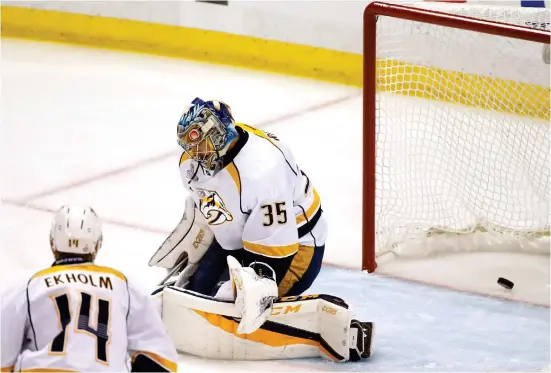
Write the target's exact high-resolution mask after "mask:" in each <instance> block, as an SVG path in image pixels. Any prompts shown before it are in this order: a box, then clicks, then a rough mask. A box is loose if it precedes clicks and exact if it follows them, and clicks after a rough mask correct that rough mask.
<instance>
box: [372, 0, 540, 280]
mask: <svg viewBox="0 0 551 373" xmlns="http://www.w3.org/2000/svg"><path fill="white" fill-rule="evenodd" d="M378 16H387V17H393V18H400V19H404V20H409V21H418V22H423V23H429V24H435V25H439V26H443V27H449V28H456V29H462V30H468V31H475V32H480V33H485V34H492V35H498V36H503V37H507V38H514V39H522V40H527V41H533V42H538V43H542V44H549V43H550V39H551V32H549V31H545V30H539V29H534V28H530V27H525V26H517V25H512V24H507V23H503V22H495V21H487V20H482V19H477V18H472V17H465V16H458V15H453V14H448V13H443V12H438V11H434V10H427V9H420V8H414V7H411V6H405V5H397V4H388V3H384V2H379V1H375V2H372V3H370V4H369V5H368V6H367V7H366V8H365V11H364V17H363V25H364V28H363V66H364V75H363V139H362V141H363V144H362V146H363V166H362V172H363V175H362V197H363V210H362V270H367V271H368V272H373V271H375V269H376V268H377V262H376V247H375V242H376V240H375V237H376V216H375V211H376V206H375V204H376V202H375V201H376V180H375V178H376V176H375V175H376V144H377V143H376V136H377V129H376V128H377V117H376V115H377V114H376V113H377V50H376V45H377V44H376V43H377V27H376V25H377V17H378Z"/></svg>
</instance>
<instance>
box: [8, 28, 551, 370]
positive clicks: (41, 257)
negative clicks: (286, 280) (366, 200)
mask: <svg viewBox="0 0 551 373" xmlns="http://www.w3.org/2000/svg"><path fill="white" fill-rule="evenodd" d="M1 48H2V64H1V74H2V75H1V78H2V95H1V100H2V101H1V103H2V126H1V131H2V132H1V133H0V157H1V159H2V162H1V167H2V168H1V172H2V177H1V179H0V196H1V198H2V204H1V205H0V220H1V221H2V224H1V226H0V238H1V242H0V257H1V262H0V266H1V267H0V268H1V270H0V284H1V285H0V287H2V288H3V287H5V286H7V284H8V283H9V282H11V281H12V280H13V279H14V278H15V277H18V276H21V275H22V273H23V272H32V271H35V270H38V269H40V268H42V267H45V266H48V265H49V264H50V263H51V260H52V258H51V254H50V251H49V250H50V249H49V243H48V231H49V223H50V218H51V211H52V210H53V209H55V208H57V207H59V206H60V205H61V204H63V203H87V204H91V205H93V206H94V208H95V209H96V211H98V213H99V214H100V215H101V216H102V217H103V218H104V219H105V224H104V230H105V240H104V246H103V248H102V250H101V252H100V254H99V256H98V263H100V264H108V265H111V266H113V267H116V268H120V269H121V270H122V271H123V272H126V273H128V274H129V275H130V276H137V277H138V278H139V279H140V281H141V283H142V285H143V286H144V287H146V288H151V287H153V286H154V285H155V283H156V282H157V281H158V280H159V279H160V278H161V277H162V276H163V274H164V271H163V270H162V269H159V268H150V267H148V266H147V260H148V259H149V257H150V255H151V254H152V252H153V251H154V250H155V249H156V248H157V246H158V245H159V244H160V243H161V242H162V241H163V240H164V238H165V237H166V234H167V233H168V232H170V231H171V230H172V228H173V227H174V225H175V224H176V223H177V221H178V220H179V219H180V217H181V213H182V206H183V201H184V199H185V196H186V192H185V190H184V188H183V187H182V186H181V184H180V180H179V175H178V170H177V162H178V161H177V159H178V149H177V146H176V142H175V139H174V124H175V121H176V120H177V118H178V117H179V115H180V110H181V109H182V107H183V105H184V104H185V103H187V102H189V101H190V100H191V99H193V98H194V97H196V96H202V97H204V98H218V99H222V100H225V101H226V102H228V103H230V105H231V106H232V109H233V112H234V114H235V115H236V116H238V118H239V120H240V121H243V122H247V123H249V124H251V125H257V126H259V127H266V126H269V127H270V130H271V131H272V132H275V133H277V134H278V135H279V137H280V138H282V139H283V140H284V141H286V142H288V143H289V145H290V146H291V148H293V149H296V151H295V152H296V156H297V160H298V162H299V163H300V165H301V167H302V168H303V169H304V170H305V171H306V172H307V173H308V175H309V177H310V178H311V180H312V182H314V183H315V185H316V188H317V189H318V191H319V193H320V195H321V197H322V204H323V208H324V212H325V213H326V214H327V217H328V219H329V222H330V226H331V231H330V236H329V240H328V242H327V249H326V262H327V263H334V264H338V265H341V266H346V267H349V268H351V269H350V270H344V269H336V268H331V267H327V266H326V267H324V268H323V269H322V272H321V275H320V278H319V280H318V282H317V283H316V284H315V285H314V287H313V288H312V289H310V291H311V292H323V293H329V294H333V295H337V296H340V297H342V298H344V299H345V300H346V301H348V302H349V303H350V304H351V305H352V306H353V307H354V308H355V309H357V312H358V315H359V318H360V319H365V320H373V321H375V322H376V323H377V327H378V329H377V338H376V348H375V350H376V352H375V355H374V357H373V358H372V359H371V360H370V361H367V362H365V363H362V364H335V363H330V362H326V361H324V360H321V359H307V360H298V361H277V362H274V361H270V362H217V361H207V360H203V359H199V358H196V357H189V356H182V361H181V370H182V371H199V370H201V371H204V372H216V371H222V370H225V371H312V370H315V371H480V370H488V371H494V370H495V371H501V370H521V371H526V370H537V369H541V368H545V367H547V369H548V367H549V349H550V345H549V344H550V343H549V332H550V325H549V308H541V307H536V306H532V305H528V304H524V303H516V302H509V301H502V300H497V299H492V298H488V297H483V296H476V295H471V294H467V293H459V292H454V291H449V290H445V289H442V288H436V287H433V286H428V285H423V284H417V283H411V282H407V281H401V280H397V279H392V278H389V277H387V276H380V275H378V276H377V275H366V274H364V273H361V272H360V271H359V270H358V268H359V266H360V260H361V250H360V242H361V235H360V234H359V230H358V228H359V216H360V215H361V200H360V199H358V196H360V193H361V171H360V168H359V167H360V165H361V158H360V154H361V136H360V134H361V124H360V123H361V91H360V90H358V89H356V88H350V87H342V86H338V85H330V84H325V83H320V82H315V81H310V80H304V79H296V78H287V77H281V76H275V75H269V74H262V73H258V72H250V71H244V70H239V69H234V68H227V67H220V66H211V65H207V64H199V63H193V62H186V61H181V60H172V59H165V58H158V57H151V56H142V55H133V54H130V53H116V52H112V51H109V52H106V51H101V50H94V49H85V48H76V47H70V46H63V45H53V44H42V43H33V42H23V41H14V40H6V39H3V40H2V45H1ZM343 222H347V223H345V224H343ZM523 258H524V259H519V258H518V257H506V256H500V257H499V258H496V257H492V258H485V259H483V258H482V259H481V258H475V257H474V256H471V257H470V258H469V257H464V258H460V259H459V258H458V257H455V258H453V257H452V258H450V257H448V258H444V257H442V258H433V259H431V260H432V261H430V260H421V261H418V262H416V263H415V262H398V261H396V262H395V264H393V266H394V267H392V266H390V264H389V266H387V267H386V269H385V267H384V266H381V273H388V275H389V276H393V275H394V276H400V277H405V278H408V277H409V278H413V279H415V280H417V281H421V282H426V283H440V284H443V285H446V286H448V287H452V288H460V289H462V290H466V291H480V292H485V293H492V294H493V295H494V296H500V295H510V294H513V295H514V296H513V298H515V297H516V299H522V296H524V297H525V298H526V294H529V293H530V291H529V289H531V288H534V286H531V285H530V284H532V285H534V284H535V285H537V287H538V290H537V292H538V294H536V295H534V296H533V297H532V298H530V299H531V300H530V299H528V300H527V301H532V302H535V303H537V302H538V301H539V300H541V299H544V302H543V303H545V299H547V303H548V302H549V300H548V299H549V296H548V293H549V290H548V289H549V285H548V284H549V256H546V257H535V256H529V257H523ZM400 263H401V264H400ZM518 263H522V264H521V265H522V267H523V270H522V271H520V272H514V271H513V272H507V271H509V270H511V268H514V267H515V265H518ZM504 271H505V272H504ZM529 272H530V276H532V275H533V276H535V277H534V278H533V277H530V276H529V275H528V273H529ZM501 273H507V276H505V277H508V278H510V279H511V280H513V281H515V283H516V284H517V285H516V287H515V289H514V291H513V292H510V294H509V293H504V292H503V289H501V288H497V284H495V280H497V275H499V274H501ZM462 274H463V276H462ZM515 276H520V277H518V278H517V277H515ZM494 279H495V280H494ZM446 281H447V282H446ZM546 286H547V287H546ZM499 292H501V293H499ZM517 293H519V294H520V295H521V296H520V298H519V297H518V296H517V295H518V294H517Z"/></svg>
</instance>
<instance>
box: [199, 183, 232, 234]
mask: <svg viewBox="0 0 551 373" xmlns="http://www.w3.org/2000/svg"><path fill="white" fill-rule="evenodd" d="M201 194H202V196H201V198H200V199H199V210H200V211H201V213H202V214H203V216H204V217H205V219H207V222H208V223H209V225H220V224H224V223H225V222H227V221H232V220H233V216H232V214H231V213H230V212H229V211H228V209H227V208H226V205H225V204H224V201H222V198H220V196H219V195H218V193H216V192H215V191H210V190H205V191H203V193H201Z"/></svg>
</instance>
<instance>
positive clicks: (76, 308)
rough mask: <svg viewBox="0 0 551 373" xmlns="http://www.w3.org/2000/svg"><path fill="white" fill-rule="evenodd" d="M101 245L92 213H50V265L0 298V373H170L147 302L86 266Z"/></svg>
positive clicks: (121, 280)
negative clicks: (51, 217)
mask: <svg viewBox="0 0 551 373" xmlns="http://www.w3.org/2000/svg"><path fill="white" fill-rule="evenodd" d="M101 243H102V229H101V224H100V221H99V218H98V216H97V215H96V213H95V212H94V210H93V209H91V208H87V207H79V206H64V207H62V208H61V209H60V210H58V211H57V212H56V214H55V216H54V218H53V221H52V225H51V230H50V245H51V249H52V251H53V254H54V257H55V262H54V263H53V265H52V266H51V267H49V268H46V269H44V270H42V271H39V272H37V273H35V274H34V275H33V276H32V277H31V278H29V279H28V280H26V281H25V282H24V283H22V284H21V285H19V286H15V287H14V288H12V289H10V290H9V291H7V292H5V293H4V294H3V295H2V308H1V311H2V313H1V321H2V324H1V351H2V356H1V367H2V372H4V371H50V372H52V371H63V372H68V371H82V372H90V371H94V372H108V371H111V372H122V371H129V370H130V369H131V370H132V371H136V372H137V371H142V372H152V371H157V372H166V371H176V370H177V364H176V359H177V353H176V349H175V347H174V344H173V342H172V341H171V340H170V339H169V337H168V335H167V334H166V331H165V328H164V325H163V322H162V320H161V318H160V316H159V314H158V312H157V310H156V308H155V304H154V302H153V300H152V299H151V297H150V296H149V295H148V294H146V293H144V292H142V291H141V290H139V289H138V288H137V287H136V285H135V284H134V283H133V282H132V281H131V280H129V279H128V278H127V277H126V276H125V275H124V274H123V273H121V272H119V271H117V270H115V269H112V268H109V267H102V266H98V265H95V264H94V259H95V256H96V254H97V252H98V250H99V249H100V247H101Z"/></svg>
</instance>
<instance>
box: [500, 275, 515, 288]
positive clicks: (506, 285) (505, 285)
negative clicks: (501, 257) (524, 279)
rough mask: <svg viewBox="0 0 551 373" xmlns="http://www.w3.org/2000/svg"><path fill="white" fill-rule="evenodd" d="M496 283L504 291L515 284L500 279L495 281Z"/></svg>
mask: <svg viewBox="0 0 551 373" xmlns="http://www.w3.org/2000/svg"><path fill="white" fill-rule="evenodd" d="M497 283H498V284H500V285H501V286H503V287H504V288H505V289H509V290H511V289H512V288H513V286H515V284H514V283H513V281H509V280H507V279H506V278H503V277H500V278H498V279H497Z"/></svg>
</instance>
